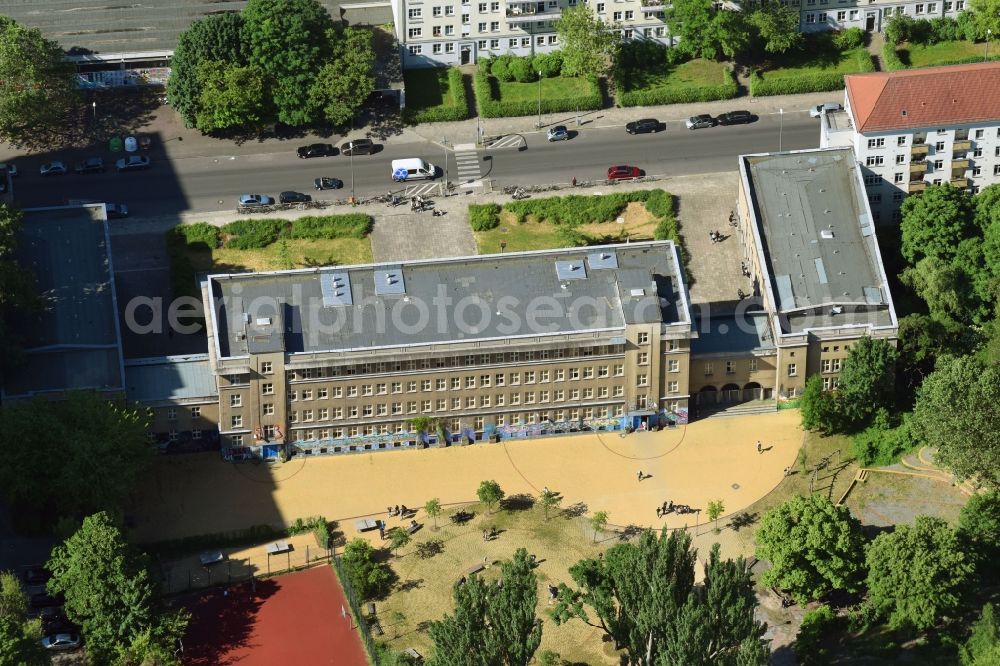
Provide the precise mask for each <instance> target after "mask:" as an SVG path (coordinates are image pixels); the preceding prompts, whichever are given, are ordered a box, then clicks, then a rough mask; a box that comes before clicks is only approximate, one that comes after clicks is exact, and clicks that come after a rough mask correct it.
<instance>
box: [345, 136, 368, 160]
mask: <svg viewBox="0 0 1000 666" xmlns="http://www.w3.org/2000/svg"><path fill="white" fill-rule="evenodd" d="M374 152H375V143H374V142H373V141H372V140H371V139H355V140H354V141H348V142H347V143H345V144H343V145H342V146H341V147H340V154H341V155H346V156H348V157H351V156H352V155H371V154H372V153H374Z"/></svg>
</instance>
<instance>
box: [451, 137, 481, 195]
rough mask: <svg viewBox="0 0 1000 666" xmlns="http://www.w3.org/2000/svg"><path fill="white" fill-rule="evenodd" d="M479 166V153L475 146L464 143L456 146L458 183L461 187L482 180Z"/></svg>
mask: <svg viewBox="0 0 1000 666" xmlns="http://www.w3.org/2000/svg"><path fill="white" fill-rule="evenodd" d="M479 166H480V163H479V153H478V152H476V146H475V144H471V143H464V144H461V145H460V146H455V170H456V172H457V178H456V181H457V183H458V184H459V185H460V186H464V185H465V184H466V183H471V182H473V181H476V180H479V179H480V178H482V172H480V170H479Z"/></svg>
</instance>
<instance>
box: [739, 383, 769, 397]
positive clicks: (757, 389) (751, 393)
mask: <svg viewBox="0 0 1000 666" xmlns="http://www.w3.org/2000/svg"><path fill="white" fill-rule="evenodd" d="M770 393H771V391H770V389H764V388H762V387H761V385H760V384H758V383H757V382H748V383H747V385H746V386H744V387H743V399H744V400H764V399H765V398H768V397H770Z"/></svg>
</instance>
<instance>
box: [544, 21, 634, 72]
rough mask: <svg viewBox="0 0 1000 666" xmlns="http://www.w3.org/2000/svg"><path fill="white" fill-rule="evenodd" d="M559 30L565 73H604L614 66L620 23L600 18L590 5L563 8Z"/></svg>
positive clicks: (558, 22) (557, 25)
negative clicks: (617, 24)
mask: <svg viewBox="0 0 1000 666" xmlns="http://www.w3.org/2000/svg"><path fill="white" fill-rule="evenodd" d="M556 31H557V32H558V33H559V43H560V44H561V45H562V46H561V48H560V53H562V58H563V63H562V73H563V74H564V75H566V76H601V75H603V74H604V73H605V72H607V71H608V69H609V68H610V67H611V64H612V62H613V61H614V57H615V54H616V53H617V50H618V46H619V43H620V40H619V36H618V30H617V27H616V26H614V25H609V24H607V23H605V22H604V21H602V20H601V19H600V18H598V16H597V15H596V14H595V13H594V12H593V11H591V9H590V7H589V6H588V5H585V4H580V5H577V6H575V7H569V8H567V9H563V10H562V14H561V15H560V17H559V20H557V21H556Z"/></svg>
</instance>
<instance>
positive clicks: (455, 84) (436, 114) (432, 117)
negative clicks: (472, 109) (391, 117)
mask: <svg viewBox="0 0 1000 666" xmlns="http://www.w3.org/2000/svg"><path fill="white" fill-rule="evenodd" d="M448 92H449V93H451V95H452V98H453V99H454V103H453V104H441V105H439V106H432V107H429V108H426V109H414V108H411V107H407V108H405V109H403V120H404V121H406V122H408V123H413V124H415V123H445V122H454V121H456V120H465V119H466V118H468V117H469V99H468V96H467V95H466V94H465V82H464V81H463V80H462V72H460V71H459V70H458V68H456V67H452V68H450V69H449V70H448Z"/></svg>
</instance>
